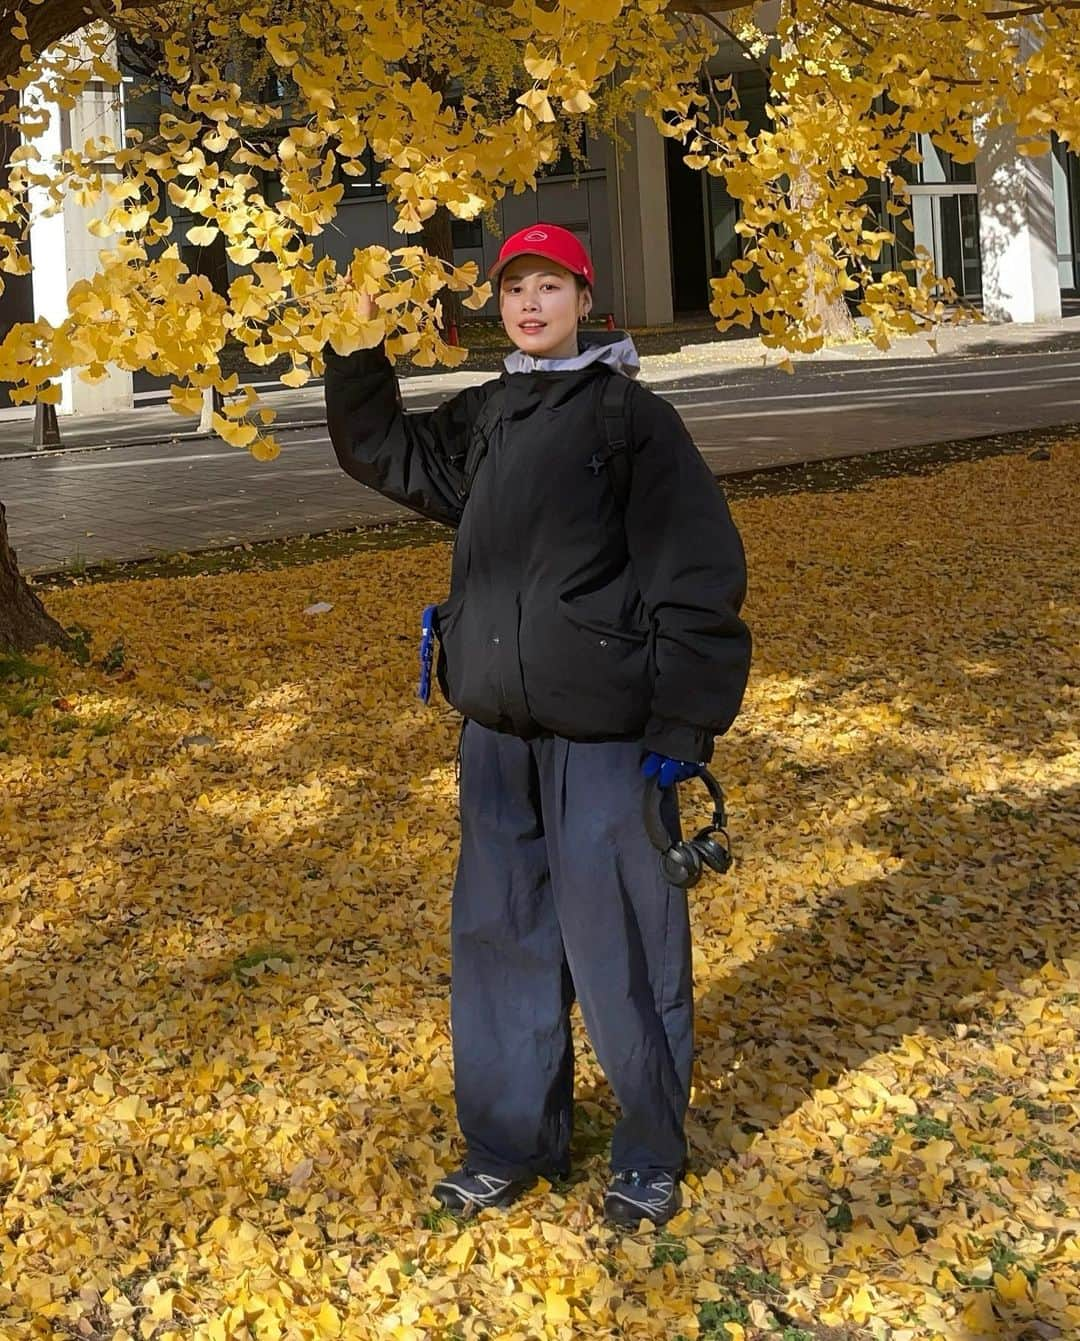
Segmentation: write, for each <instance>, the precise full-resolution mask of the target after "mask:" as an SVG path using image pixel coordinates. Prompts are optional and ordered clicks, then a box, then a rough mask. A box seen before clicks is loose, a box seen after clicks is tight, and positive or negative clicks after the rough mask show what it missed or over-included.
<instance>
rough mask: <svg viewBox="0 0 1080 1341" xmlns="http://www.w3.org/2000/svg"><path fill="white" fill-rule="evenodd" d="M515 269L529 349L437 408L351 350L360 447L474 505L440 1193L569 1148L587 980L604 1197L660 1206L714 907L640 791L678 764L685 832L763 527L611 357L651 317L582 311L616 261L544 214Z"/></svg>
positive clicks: (671, 780) (367, 469) (456, 594)
mask: <svg viewBox="0 0 1080 1341" xmlns="http://www.w3.org/2000/svg"><path fill="white" fill-rule="evenodd" d="M491 275H492V278H493V279H495V280H497V282H498V286H499V289H498V292H499V311H500V315H501V318H502V323H503V326H504V328H505V330H506V333H507V335H508V336H509V337H510V339H511V341H512V342H513V344H514V346H515V348H514V350H513V352H512V353H511V354H510V355H509V356H508V357H507V359H506V371H505V372H504V373H503V374H502V376H501V377H500V378H498V379H496V380H494V381H491V382H488V383H485V384H484V385H483V386H478V387H470V388H468V389H467V390H465V391H463V392H461V393H460V394H459V395H457V396H455V397H453V399H451V400H449V401H447V402H446V403H444V404H443V405H442V406H440V407H439V408H438V409H436V410H434V411H432V412H429V413H423V414H406V413H404V412H403V411H402V408H401V403H400V395H399V392H398V387H397V383H396V380H395V377H394V373H393V369H392V367H391V365H390V364H389V362H388V361H387V359H386V357H385V355H384V354H383V352H382V351H381V350H370V351H360V352H359V353H356V354H353V355H350V356H349V357H345V358H343V357H339V356H337V355H335V354H334V353H333V352H332V351H327V356H326V363H327V368H326V403H327V416H328V422H329V427H330V436H331V439H332V441H333V444H334V449H335V451H336V453H337V456H338V460H339V461H340V463H341V465H342V467H343V468H344V469H345V470H346V471H348V473H349V474H350V475H352V476H354V477H355V478H356V479H358V480H360V481H361V482H362V483H364V484H366V485H369V486H370V487H372V488H374V489H377V490H378V491H379V492H381V493H383V494H385V495H386V496H387V497H389V498H392V499H395V500H397V501H398V502H401V503H404V504H406V505H407V506H408V507H411V508H413V509H415V510H416V511H417V512H420V513H422V514H423V515H424V516H427V517H431V518H433V519H435V520H438V521H441V522H445V523H447V524H449V525H451V526H454V527H456V528H457V530H458V536H457V542H456V545H455V549H454V557H453V561H452V566H451V581H450V595H449V598H448V599H447V600H446V602H445V603H444V604H443V605H441V606H439V607H438V609H437V610H435V611H434V612H433V613H434V620H433V622H434V626H435V629H436V631H437V632H438V635H439V639H440V650H439V658H438V679H439V683H440V686H441V688H442V690H443V693H444V694H445V696H446V698H447V699H448V701H449V702H450V703H451V704H452V705H453V706H454V707H456V708H457V709H458V710H459V711H460V712H461V713H462V714H463V717H464V719H465V723H464V728H463V734H462V740H461V747H460V764H461V770H460V804H461V828H462V832H461V852H460V858H459V863H458V870H457V876H456V879H455V884H454V893H453V909H452V954H453V975H452V982H453V986H452V997H451V1024H452V1031H453V1042H454V1070H455V1095H456V1101H457V1109H458V1120H459V1123H460V1126H461V1130H462V1133H463V1135H464V1138H465V1143H466V1149H467V1155H466V1160H465V1163H464V1164H463V1166H462V1167H461V1168H460V1169H458V1170H456V1171H454V1172H451V1173H448V1174H447V1175H446V1176H445V1177H444V1178H442V1179H441V1180H440V1181H439V1182H438V1183H437V1184H436V1186H435V1189H434V1194H435V1196H436V1197H437V1198H438V1199H439V1200H440V1201H441V1202H442V1203H443V1204H444V1205H446V1206H448V1207H449V1208H450V1209H452V1210H454V1211H456V1212H458V1213H462V1212H467V1211H470V1210H472V1209H476V1208H479V1207H484V1206H506V1205H509V1204H510V1203H511V1202H512V1201H514V1200H515V1199H516V1198H517V1197H518V1196H520V1195H521V1193H522V1192H524V1191H525V1190H527V1189H528V1188H529V1187H530V1186H531V1185H532V1184H533V1183H534V1182H535V1181H536V1178H537V1176H538V1175H541V1174H543V1175H547V1176H548V1177H555V1176H565V1175H566V1174H567V1172H568V1170H569V1149H570V1136H571V1126H572V1118H573V1044H572V1040H571V1036H570V1024H569V1017H570V1008H571V1005H572V1004H573V1001H574V998H575V996H576V997H577V999H578V1000H579V1001H580V1003H581V1008H582V1014H583V1016H584V1019H585V1024H586V1027H587V1029H588V1031H589V1036H590V1038H591V1040H592V1044H593V1047H594V1049H595V1051H596V1055H597V1058H598V1060H599V1062H600V1065H601V1066H602V1068H603V1070H604V1073H605V1075H606V1076H607V1078H608V1080H609V1081H610V1083H611V1086H612V1088H613V1090H614V1092H615V1095H616V1098H617V1099H618V1102H619V1105H620V1108H621V1112H622V1116H621V1119H620V1121H619V1123H618V1124H617V1126H616V1128H615V1132H614V1136H613V1140H612V1157H611V1165H612V1179H611V1182H610V1185H609V1187H608V1190H607V1193H606V1195H605V1198H604V1210H605V1215H606V1216H607V1218H608V1219H609V1220H610V1221H611V1222H613V1223H615V1224H619V1225H623V1226H634V1227H636V1226H637V1224H638V1223H639V1222H640V1220H641V1219H642V1218H645V1219H649V1220H652V1221H653V1222H655V1223H656V1224H663V1223H665V1222H666V1221H667V1220H669V1219H670V1218H671V1216H672V1215H674V1214H675V1212H676V1211H677V1210H678V1209H679V1206H680V1204H681V1197H680V1190H679V1181H680V1178H681V1176H682V1173H683V1170H684V1166H685V1161H686V1138H685V1134H684V1130H683V1126H684V1118H685V1112H686V1106H687V1102H688V1099H689V1093H690V1072H691V1065H692V1055H693V1024H692V1015H693V1002H692V980H691V967H690V929H689V916H688V910H687V904H686V896H685V894H684V892H683V891H682V890H679V889H676V888H674V887H673V886H671V885H669V884H667V883H666V882H665V881H664V880H663V878H662V876H661V874H660V872H659V870H658V864H657V857H656V852H655V849H654V848H653V847H652V846H651V845H650V842H649V839H648V837H647V835H646V833H645V830H644V828H643V825H642V820H641V815H642V803H643V795H644V789H645V788H646V786H648V785H651V783H650V782H649V779H650V778H651V777H656V778H657V780H658V782H659V783H660V785H662V786H664V787H665V788H666V789H667V791H666V794H665V817H666V819H667V822H668V826H669V828H670V829H671V830H672V831H673V832H676V831H677V827H678V818H677V814H678V812H677V797H676V792H675V785H674V784H675V783H677V782H678V781H681V780H683V779H685V778H687V777H692V776H693V775H694V774H695V773H698V772H700V771H701V769H702V768H703V767H704V765H705V764H706V763H707V762H708V760H709V759H710V757H711V755H712V749H713V738H714V736H716V735H718V734H721V733H722V732H724V731H726V730H727V728H728V727H729V726H730V725H731V722H732V721H733V719H734V717H735V715H736V713H737V712H738V709H739V705H740V702H741V699H742V694H743V690H744V688H745V684H746V679H747V674H748V670H749V661H750V636H749V633H748V631H747V629H746V626H745V625H744V624H743V623H742V621H741V620H740V618H739V614H738V612H739V609H740V606H741V604H742V600H743V594H744V590H745V565H744V559H743V550H742V545H741V542H740V539H739V536H738V532H737V531H736V529H735V526H734V524H733V523H732V520H731V517H730V514H729V512H728V509H727V505H726V503H725V501H724V497H723V494H722V492H721V490H720V488H719V487H718V485H717V484H716V481H715V480H714V479H713V477H712V475H711V473H710V472H709V470H708V468H707V467H706V465H705V463H704V462H703V460H702V458H701V455H700V453H699V452H698V451H697V449H696V448H695V446H694V444H693V442H692V441H691V439H690V436H689V434H688V433H687V431H686V429H685V427H684V425H683V424H682V421H681V420H680V418H679V416H678V414H677V413H676V412H675V410H674V409H673V408H672V407H671V406H670V405H669V404H668V403H667V402H665V401H663V400H661V399H660V398H659V397H658V396H656V395H654V394H653V393H652V392H650V391H647V390H645V389H644V388H642V387H641V386H639V385H636V384H633V383H632V381H631V382H615V381H613V380H612V379H619V378H628V379H633V378H634V376H635V375H636V373H637V369H638V360H637V354H636V351H635V350H634V346H633V344H632V342H631V341H630V339H629V338H628V337H627V336H625V335H622V334H621V333H612V334H608V333H603V334H595V333H586V332H583V331H581V330H580V329H579V325H580V322H581V321H582V320H583V319H584V318H585V317H587V316H588V314H589V312H590V310H591V306H592V287H593V282H594V272H593V267H592V262H591V260H590V258H589V256H588V254H587V252H586V251H585V249H584V247H582V245H581V243H580V242H579V241H578V240H577V239H576V238H575V237H574V236H573V234H572V233H569V232H568V231H567V230H565V229H562V228H558V227H556V226H555V225H552V224H546V223H541V224H537V225H535V226H533V227H532V228H527V229H523V230H521V231H520V232H518V233H515V234H514V235H513V236H512V237H510V238H508V239H507V240H506V242H505V243H504V245H503V247H502V249H501V251H500V253H499V258H498V261H497V263H496V265H495V266H494V267H493V269H492V272H491ZM613 393H614V394H613ZM478 430H479V431H478Z"/></svg>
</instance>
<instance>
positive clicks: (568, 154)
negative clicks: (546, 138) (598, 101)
mask: <svg viewBox="0 0 1080 1341" xmlns="http://www.w3.org/2000/svg"><path fill="white" fill-rule="evenodd" d="M591 166H592V165H591V164H590V163H589V137H588V135H587V133H586V131H585V127H584V126H582V128H581V130H580V131H579V132H578V140H577V145H576V147H575V148H574V149H571V148H570V146H569V145H565V144H564V145H563V147H562V149H561V150H560V152H559V157H558V158H557V159H556V160H555V162H554V163H545V164H544V165H543V166H542V167H541V168H540V171H539V173H538V174H537V175H538V176H539V177H540V178H541V179H547V178H549V177H576V176H577V174H578V173H579V172H588V171H589V170H590V168H591Z"/></svg>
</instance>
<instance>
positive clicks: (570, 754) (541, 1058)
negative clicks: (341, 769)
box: [451, 722, 693, 1178]
mask: <svg viewBox="0 0 1080 1341" xmlns="http://www.w3.org/2000/svg"><path fill="white" fill-rule="evenodd" d="M642 757H643V750H642V747H641V745H640V743H635V742H622V741H610V742H608V741H605V742H601V743H598V744H581V743H578V742H574V741H567V740H563V739H562V738H560V737H558V736H545V737H541V738H539V739H536V740H529V741H526V740H520V739H518V738H517V737H516V736H509V735H503V734H500V733H499V732H495V731H489V730H487V729H486V728H484V727H482V726H478V725H477V724H476V723H475V722H468V723H467V724H466V726H465V729H464V734H463V737H462V742H461V856H460V860H459V863H458V870H457V877H456V880H455V884H454V896H453V913H452V942H453V987H452V999H451V1024H452V1029H453V1042H454V1073H455V1075H454V1079H455V1092H456V1098H457V1110H458V1121H459V1123H460V1126H461V1130H462V1134H463V1135H464V1137H465V1141H466V1144H467V1148H468V1162H469V1164H470V1166H471V1167H472V1168H474V1169H475V1170H477V1171H478V1172H481V1173H493V1174H497V1175H499V1176H501V1177H505V1178H512V1177H518V1176H521V1175H525V1174H531V1173H552V1172H561V1171H565V1170H566V1169H567V1168H568V1167H569V1148H570V1135H571V1128H572V1124H573V1087H574V1071H573V1067H574V1053H573V1045H572V1042H571V1038H570V1007H571V1006H572V1004H573V1002H574V998H575V995H576V997H577V999H578V1000H579V1001H580V1003H581V1010H582V1014H583V1016H584V1019H585V1025H586V1028H587V1029H588V1031H589V1037H590V1039H591V1040H592V1045H593V1048H594V1049H595V1051H596V1055H597V1058H598V1059H599V1062H600V1065H601V1067H602V1068H603V1070H604V1074H605V1075H606V1076H607V1078H608V1081H609V1082H610V1084H611V1087H612V1089H613V1090H614V1092H615V1097H616V1098H617V1100H618V1102H619V1106H620V1108H621V1110H622V1117H621V1119H620V1121H619V1122H618V1124H617V1126H616V1128H615V1133H614V1137H613V1140H612V1151H611V1164H612V1168H613V1169H614V1170H615V1171H616V1172H624V1171H626V1170H628V1169H638V1170H640V1171H642V1172H658V1171H661V1170H664V1171H668V1172H675V1171H677V1170H679V1169H681V1168H682V1166H683V1164H684V1161H685V1158H686V1138H685V1136H684V1133H683V1120H684V1117H685V1113H686V1107H687V1103H688V1100H689V1094H690V1071H691V1065H692V1059H693V984H692V978H691V966H690V923H689V914H688V908H687V900H686V894H685V892H684V891H683V890H680V889H677V888H675V887H674V886H672V885H669V884H668V883H667V882H666V881H665V880H664V879H663V877H662V876H661V874H660V871H659V868H658V860H657V853H656V850H655V849H654V848H653V847H652V845H651V844H650V842H649V839H648V836H647V835H646V833H645V830H644V826H643V824H642V820H641V807H642V796H643V791H644V787H645V780H644V779H643V778H642V776H641V759H642ZM665 804H666V805H667V806H668V807H670V809H669V812H668V816H667V817H668V819H669V827H671V828H674V827H675V825H676V824H677V807H678V801H677V797H676V794H675V790H674V788H671V789H669V791H668V793H667V796H666V798H665Z"/></svg>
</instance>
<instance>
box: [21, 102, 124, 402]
mask: <svg viewBox="0 0 1080 1341" xmlns="http://www.w3.org/2000/svg"><path fill="white" fill-rule="evenodd" d="M27 96H28V98H31V99H33V98H34V97H35V94H34V91H33V90H31V91H30V92H29V93H28V95H27ZM47 106H48V108H49V111H50V114H51V115H50V121H49V129H48V131H47V133H46V136H45V137H44V138H43V139H42V140H40V141H39V144H40V146H41V149H42V152H43V155H45V156H47V157H51V158H53V159H54V160H55V158H56V156H58V155H59V154H60V152H61V151H62V150H63V149H64V148H65V147H67V146H69V145H70V146H74V147H81V146H82V145H83V143H84V142H85V141H86V140H87V139H89V138H90V137H91V136H99V137H100V136H109V137H111V138H112V140H113V141H114V142H115V143H117V144H121V143H123V122H122V114H121V107H120V97H119V93H118V92H117V91H116V90H114V89H111V88H109V87H108V86H106V85H104V84H98V83H95V84H93V85H91V86H90V88H89V89H88V90H87V92H85V93H84V94H83V95H82V97H81V98H80V99H79V100H78V102H77V104H76V105H75V107H74V108H72V109H71V110H70V111H64V110H63V109H61V108H59V107H56V106H55V105H53V104H47ZM48 204H49V196H48V194H47V193H46V192H44V191H40V190H39V191H37V192H36V193H35V194H34V196H33V197H32V210H33V216H34V218H33V224H32V228H31V233H30V248H31V255H32V258H33V286H34V310H35V313H36V315H37V316H39V317H44V318H46V320H48V321H50V322H52V323H53V325H59V324H60V323H61V322H62V321H64V319H65V318H66V317H67V314H68V304H67V300H68V293H69V291H70V289H71V287H72V285H73V284H75V283H76V282H77V281H78V280H80V279H89V278H90V277H91V276H92V275H94V274H96V273H97V271H98V269H99V266H100V262H99V258H100V255H101V252H102V251H103V250H106V249H107V248H108V247H109V246H110V239H108V238H96V237H94V236H93V235H92V234H91V233H89V232H88V231H87V225H88V224H89V223H90V222H91V220H92V219H94V218H101V217H103V216H104V215H105V214H106V213H107V212H108V208H109V202H108V201H107V200H105V199H103V200H101V201H99V202H98V203H97V204H96V205H93V206H90V207H86V206H83V205H79V204H78V203H76V201H74V200H72V199H70V198H66V199H65V200H64V204H63V208H62V210H61V211H60V212H59V213H57V214H55V215H53V216H52V217H51V218H46V217H45V213H44V212H45V208H46V206H47V205H48ZM132 404H133V399H132V378H131V373H129V372H125V371H123V370H122V369H120V368H116V367H112V366H110V368H109V371H108V374H107V376H106V377H105V378H104V379H103V380H102V381H100V382H94V383H90V382H84V381H83V380H82V379H81V378H80V377H79V376H78V375H77V374H75V375H72V373H70V372H66V373H64V375H63V379H62V399H61V402H60V404H59V406H58V407H57V409H58V411H59V413H61V414H107V413H111V412H113V411H117V410H126V409H130V408H131V406H132Z"/></svg>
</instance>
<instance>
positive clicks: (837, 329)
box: [789, 159, 855, 340]
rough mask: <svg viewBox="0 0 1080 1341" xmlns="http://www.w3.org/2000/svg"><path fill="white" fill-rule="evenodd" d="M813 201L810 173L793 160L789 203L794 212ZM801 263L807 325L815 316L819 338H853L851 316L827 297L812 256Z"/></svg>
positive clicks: (814, 192) (841, 301) (815, 195)
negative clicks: (804, 273) (805, 294)
mask: <svg viewBox="0 0 1080 1341" xmlns="http://www.w3.org/2000/svg"><path fill="white" fill-rule="evenodd" d="M817 198H818V192H817V188H816V186H815V185H814V183H813V181H812V180H811V177H810V174H809V173H808V172H807V171H806V169H805V167H802V166H800V164H799V162H798V160H797V159H796V160H794V162H793V163H792V170H791V189H790V191H789V199H790V202H791V204H792V205H793V206H794V207H795V208H796V209H804V210H809V209H812V208H813V206H814V205H815V204H816V202H817ZM805 264H806V267H807V270H808V272H809V273H808V274H807V276H806V289H807V298H806V306H807V319H808V325H811V326H813V319H814V318H815V317H816V318H817V320H818V321H819V322H820V325H818V326H816V329H815V333H816V334H819V335H823V336H824V337H825V339H826V340H852V339H854V337H855V320H854V318H853V317H852V315H851V309H850V308H849V307H848V305H847V303H846V302H845V301H844V299H843V297H842V296H841V297H838V298H829V297H827V295H826V293H825V284H824V282H823V281H824V276H823V275H822V274H821V271H820V268H819V264H818V260H817V257H816V256H814V255H813V253H811V254H810V255H809V256H806V258H805Z"/></svg>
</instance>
